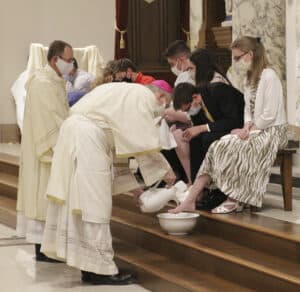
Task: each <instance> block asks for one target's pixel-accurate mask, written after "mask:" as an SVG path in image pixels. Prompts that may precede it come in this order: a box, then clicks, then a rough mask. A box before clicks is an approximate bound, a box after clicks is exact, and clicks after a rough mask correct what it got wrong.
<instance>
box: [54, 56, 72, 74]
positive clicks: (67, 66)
mask: <svg viewBox="0 0 300 292" xmlns="http://www.w3.org/2000/svg"><path fill="white" fill-rule="evenodd" d="M56 67H57V69H58V70H59V72H60V74H61V75H69V73H70V72H71V71H72V70H73V68H74V65H73V63H68V62H66V61H64V60H63V59H61V58H58V59H57V61H56Z"/></svg>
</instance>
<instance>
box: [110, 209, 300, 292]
mask: <svg viewBox="0 0 300 292" xmlns="http://www.w3.org/2000/svg"><path fill="white" fill-rule="evenodd" d="M111 225H112V234H116V235H117V237H119V238H122V240H124V241H126V242H129V243H130V244H132V245H134V246H137V247H143V248H145V249H147V250H150V251H151V252H153V253H156V254H159V255H162V256H167V257H170V258H172V259H174V260H176V261H181V263H183V264H185V265H189V266H191V267H193V268H196V269H199V271H200V273H202V272H205V273H211V274H213V275H216V276H218V277H223V278H224V279H226V280H228V281H230V282H232V281H234V282H236V283H237V284H238V285H241V286H245V287H248V288H251V289H256V288H257V286H256V285H259V287H264V288H265V289H275V288H276V287H277V288H278V287H280V288H282V289H289V291H297V290H298V291H299V289H300V270H299V269H300V264H299V261H298V263H296V262H292V261H290V260H289V259H283V258H280V257H276V256H272V255H268V254H265V253H264V252H260V251H257V250H256V249H251V248H247V247H244V246H242V245H239V244H237V243H234V242H231V241H228V240H224V239H222V238H220V237H215V236H212V235H210V234H206V233H202V230H201V229H197V230H196V231H195V232H194V233H193V234H190V235H188V236H182V237H180V236H169V235H167V234H166V233H165V232H163V231H162V230H161V229H160V227H159V224H158V221H157V219H156V218H154V217H151V216H145V215H143V214H138V213H136V212H132V211H128V210H125V209H123V208H121V207H114V209H113V218H112V224H111ZM237 236H238V235H237ZM236 275H239V277H238V278H236Z"/></svg>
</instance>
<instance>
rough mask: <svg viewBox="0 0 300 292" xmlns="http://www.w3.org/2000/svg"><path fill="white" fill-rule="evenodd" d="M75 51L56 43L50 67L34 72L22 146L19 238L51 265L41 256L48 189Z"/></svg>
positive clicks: (65, 112) (65, 114)
mask: <svg viewBox="0 0 300 292" xmlns="http://www.w3.org/2000/svg"><path fill="white" fill-rule="evenodd" d="M72 58H73V50H72V47H71V46H70V45H69V44H67V43H65V42H63V41H54V42H53V43H52V44H51V45H50V48H49V51H48V56H47V59H48V64H47V65H46V66H45V67H44V68H43V69H39V70H37V71H36V72H34V73H33V74H32V75H31V77H30V78H29V80H28V82H27V83H26V91H27V97H26V104H25V115H24V124H23V135H22V142H21V157H20V173H19V186H18V198H17V235H18V236H22V237H26V240H27V241H28V242H31V243H35V244H36V260H38V261H48V260H49V261H51V259H47V257H46V256H45V255H43V254H42V253H41V252H40V244H41V241H42V235H43V230H44V221H45V219H46V211H47V200H46V187H47V184H48V178H49V175H50V167H51V159H52V153H53V147H54V146H55V144H56V140H57V137H58V132H59V128H60V126H61V124H62V122H63V121H64V119H66V118H67V117H68V115H69V106H68V103H67V96H66V89H65V88H66V83H65V81H64V79H63V78H62V75H63V74H67V73H69V71H71V70H72V68H73V64H72Z"/></svg>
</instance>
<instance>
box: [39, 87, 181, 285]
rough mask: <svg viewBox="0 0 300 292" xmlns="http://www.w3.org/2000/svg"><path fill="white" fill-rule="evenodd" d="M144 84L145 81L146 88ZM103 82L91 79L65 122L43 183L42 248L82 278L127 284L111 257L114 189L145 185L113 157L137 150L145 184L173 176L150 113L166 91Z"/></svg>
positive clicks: (157, 111)
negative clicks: (45, 202) (91, 86)
mask: <svg viewBox="0 0 300 292" xmlns="http://www.w3.org/2000/svg"><path fill="white" fill-rule="evenodd" d="M147 87H148V88H147ZM147 87H145V86H142V85H139V84H131V83H124V82H120V83H107V84H103V85H101V86H98V87H96V88H95V89H94V90H92V91H91V92H89V93H88V94H87V95H86V96H85V98H84V99H81V100H80V101H79V102H78V103H77V104H76V105H74V107H72V110H71V112H72V113H71V116H70V117H69V118H68V119H67V120H66V121H65V122H64V123H63V125H62V127H61V131H60V134H59V138H58V142H57V145H56V147H55V152H54V156H53V162H52V169H51V175H50V179H49V185H48V188H47V197H48V199H49V204H48V211H47V219H46V227H45V233H44V237H43V242H42V251H43V252H44V253H45V254H47V256H49V257H53V258H56V259H61V260H64V261H65V262H66V263H67V265H69V266H72V267H76V268H78V269H80V270H81V271H82V282H87V283H91V284H96V285H101V284H110V285H121V284H122V285H124V284H130V283H132V281H133V278H132V275H131V274H130V273H124V272H123V273H122V272H120V271H118V268H117V266H116V264H115V262H114V251H113V248H112V237H111V232H110V219H111V211H112V195H113V194H120V193H122V192H126V191H130V190H134V192H135V193H136V194H137V195H138V194H141V192H142V190H141V188H140V186H139V184H138V182H137V181H136V180H135V178H134V176H133V175H132V174H131V172H130V171H129V169H128V168H127V171H126V168H125V167H123V168H122V167H121V168H119V169H117V170H116V171H115V172H114V173H113V162H117V163H118V165H120V163H121V165H122V163H124V160H125V163H127V160H128V158H129V157H135V158H136V160H137V163H138V165H139V167H140V171H141V174H142V176H143V178H144V182H145V184H146V185H147V186H150V185H152V184H154V183H155V182H157V181H159V180H165V181H166V182H167V183H169V184H172V183H173V182H174V180H175V175H174V173H173V171H172V169H171V168H170V166H169V164H168V163H167V161H166V160H165V159H164V158H163V156H162V155H161V154H160V152H159V151H160V148H161V147H160V143H159V135H158V128H157V125H156V124H155V117H156V116H157V115H159V114H160V113H161V112H162V111H163V109H164V102H165V101H164V100H165V92H164V91H163V90H161V89H160V88H158V87H156V86H155V85H148V86H147Z"/></svg>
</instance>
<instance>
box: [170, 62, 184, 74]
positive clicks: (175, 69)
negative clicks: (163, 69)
mask: <svg viewBox="0 0 300 292" xmlns="http://www.w3.org/2000/svg"><path fill="white" fill-rule="evenodd" d="M177 65H178V62H176V64H175V65H174V66H173V67H172V68H171V71H172V73H173V74H175V75H176V76H178V75H179V74H181V73H182V72H183V70H179V69H178V68H177Z"/></svg>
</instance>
